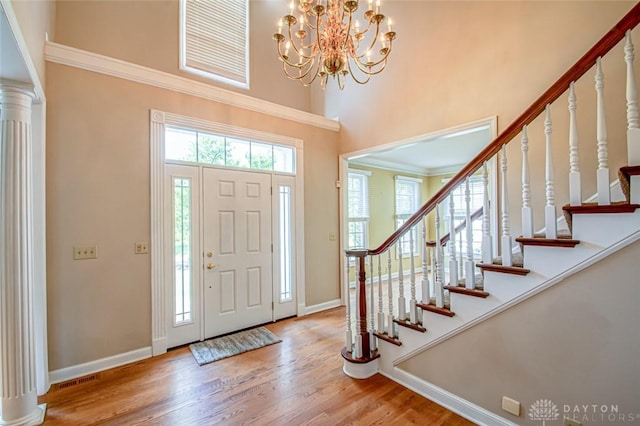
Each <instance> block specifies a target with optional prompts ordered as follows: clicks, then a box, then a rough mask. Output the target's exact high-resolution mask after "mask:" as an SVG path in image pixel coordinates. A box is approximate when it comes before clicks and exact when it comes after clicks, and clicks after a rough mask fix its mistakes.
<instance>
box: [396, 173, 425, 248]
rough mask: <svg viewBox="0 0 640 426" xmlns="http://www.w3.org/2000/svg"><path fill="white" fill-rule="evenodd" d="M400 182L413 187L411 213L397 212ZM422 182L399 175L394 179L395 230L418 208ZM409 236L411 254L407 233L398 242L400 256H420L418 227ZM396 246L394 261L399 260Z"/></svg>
mask: <svg viewBox="0 0 640 426" xmlns="http://www.w3.org/2000/svg"><path fill="white" fill-rule="evenodd" d="M400 182H402V183H409V184H411V185H412V186H413V194H412V196H413V202H412V204H413V206H412V207H413V211H412V212H398V206H399V204H400V203H398V184H399V183H400ZM422 182H423V180H422V179H421V178H415V177H410V176H401V175H397V176H395V177H394V186H393V192H394V196H393V199H394V222H395V224H394V225H395V229H398V228H400V226H402V225H403V224H404V223H405V222H406V221H407V219H409V218H410V217H411V215H413V214H414V213H415V212H416V211H417V210H418V209H419V208H420V203H421V191H420V190H421V185H422ZM411 234H413V252H411V249H410V248H411V241H410V237H409V233H407V234H405V235H404V236H403V237H402V238H401V239H400V240H399V243H398V244H402V256H403V257H410V256H413V257H418V256H420V254H421V251H420V247H421V244H420V241H419V240H418V238H419V236H418V226H414V227H413V228H412V230H411ZM398 247H399V246H398V245H397V244H396V259H399V258H400V252H399V250H398Z"/></svg>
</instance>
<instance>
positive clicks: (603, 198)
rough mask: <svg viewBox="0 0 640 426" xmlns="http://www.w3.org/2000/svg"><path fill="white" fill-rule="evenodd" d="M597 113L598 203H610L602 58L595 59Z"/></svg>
mask: <svg viewBox="0 0 640 426" xmlns="http://www.w3.org/2000/svg"><path fill="white" fill-rule="evenodd" d="M596 92H597V95H598V96H597V102H598V106H597V115H596V137H597V139H598V172H597V173H598V174H597V186H598V204H599V205H601V206H602V205H608V204H611V188H610V186H609V185H610V183H609V151H608V148H607V124H606V120H605V116H604V74H603V73H602V58H598V60H597V61H596Z"/></svg>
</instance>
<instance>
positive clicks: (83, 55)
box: [44, 41, 340, 132]
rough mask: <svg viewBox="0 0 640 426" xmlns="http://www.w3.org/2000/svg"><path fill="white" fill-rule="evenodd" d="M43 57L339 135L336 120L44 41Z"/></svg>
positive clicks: (338, 124) (50, 60) (338, 125)
mask: <svg viewBox="0 0 640 426" xmlns="http://www.w3.org/2000/svg"><path fill="white" fill-rule="evenodd" d="M44 53H45V59H46V60H47V61H49V62H53V63H57V64H61V65H67V66H70V67H74V68H79V69H83V70H86V71H92V72H97V73H100V74H105V75H109V76H112V77H117V78H122V79H125V80H129V81H134V82H136V83H142V84H147V85H149V86H154V87H158V88H161V89H167V90H172V91H174V92H178V93H184V94H186V95H190V96H196V97H198V98H203V99H207V100H210V101H214V102H220V103H223V104H226V105H230V106H233V107H238V108H242V109H246V110H249V111H255V112H259V113H262V114H267V115H270V116H272V117H277V118H282V119H285V120H291V121H295V122H298V123H301V124H306V125H310V126H314V127H319V128H321V129H326V130H331V131H333V132H338V131H340V123H339V122H338V121H337V120H332V119H329V118H326V117H322V116H320V115H317V114H311V113H309V112H305V111H300V110H298V109H295V108H290V107H286V106H282V105H278V104H275V103H273V102H268V101H264V100H261V99H257V98H254V97H251V96H248V95H244V94H242V93H236V92H232V91H231V90H226V89H222V88H219V87H215V86H210V85H208V84H205V83H200V82H198V81H194V80H190V79H188V78H185V77H180V76H177V75H174V74H170V73H167V72H164V71H158V70H155V69H152V68H148V67H143V66H141V65H137V64H133V63H131V62H126V61H123V60H120V59H116V58H112V57H109V56H104V55H99V54H97V53H93V52H88V51H86V50H81V49H77V48H75V47H71V46H66V45H64V44H60V43H55V42H51V41H47V42H46V44H45V50H44Z"/></svg>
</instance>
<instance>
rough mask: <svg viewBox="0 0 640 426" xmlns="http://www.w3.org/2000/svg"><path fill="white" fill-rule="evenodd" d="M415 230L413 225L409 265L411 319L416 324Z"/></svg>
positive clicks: (410, 231)
mask: <svg viewBox="0 0 640 426" xmlns="http://www.w3.org/2000/svg"><path fill="white" fill-rule="evenodd" d="M413 230H414V228H413V227H412V228H411V229H409V251H410V252H411V253H410V255H411V257H410V260H409V265H410V268H411V274H410V275H409V277H410V279H411V300H409V320H410V321H411V324H416V323H417V322H418V309H417V306H416V304H417V301H416V265H415V256H414V247H413Z"/></svg>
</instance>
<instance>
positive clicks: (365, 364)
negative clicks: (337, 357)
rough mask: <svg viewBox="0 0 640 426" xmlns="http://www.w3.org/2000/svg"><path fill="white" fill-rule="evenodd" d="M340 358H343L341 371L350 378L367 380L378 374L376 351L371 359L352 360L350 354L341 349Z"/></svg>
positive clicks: (345, 349)
mask: <svg viewBox="0 0 640 426" xmlns="http://www.w3.org/2000/svg"><path fill="white" fill-rule="evenodd" d="M342 358H344V365H343V367H342V371H343V372H344V374H346V375H347V376H349V377H351V378H354V379H368V378H369V377H371V376H373V375H374V374H376V373H377V372H378V358H380V354H378V352H377V351H376V352H373V354H372V355H371V357H363V358H352V356H351V352H347V348H342Z"/></svg>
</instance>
